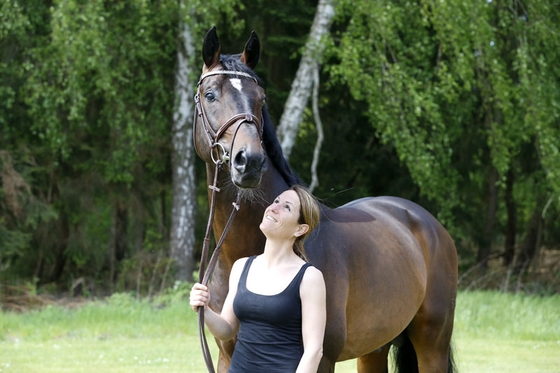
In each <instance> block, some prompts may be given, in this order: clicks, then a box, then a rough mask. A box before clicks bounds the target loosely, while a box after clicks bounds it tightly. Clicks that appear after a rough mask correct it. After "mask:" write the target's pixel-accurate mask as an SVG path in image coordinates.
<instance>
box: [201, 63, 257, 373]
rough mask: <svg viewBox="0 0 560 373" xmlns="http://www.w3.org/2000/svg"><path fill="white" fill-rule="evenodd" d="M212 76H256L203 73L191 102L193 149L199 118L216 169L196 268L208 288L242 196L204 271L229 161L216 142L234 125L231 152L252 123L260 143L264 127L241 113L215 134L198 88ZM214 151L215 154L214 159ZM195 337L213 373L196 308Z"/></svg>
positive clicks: (206, 342) (250, 114)
mask: <svg viewBox="0 0 560 373" xmlns="http://www.w3.org/2000/svg"><path fill="white" fill-rule="evenodd" d="M212 75H236V76H243V77H247V78H250V79H253V80H254V81H255V82H256V83H257V84H258V81H257V79H256V78H255V77H253V76H252V75H250V74H247V73H244V72H241V71H228V70H214V71H210V72H207V73H205V74H203V75H202V76H201V77H200V79H199V80H198V83H197V92H196V95H195V96H194V102H195V114H194V120H193V126H194V128H193V140H194V143H195V146H196V123H197V118H200V119H201V121H202V125H203V126H204V132H205V133H206V137H207V139H208V143H209V145H210V149H211V150H210V156H211V158H212V161H213V162H214V164H215V166H216V170H215V172H214V182H213V184H212V185H209V186H208V188H209V189H210V190H212V195H211V198H210V214H209V216H208V224H207V225H206V234H205V236H204V243H203V246H202V255H201V259H200V269H199V281H200V283H201V284H202V285H205V286H206V285H207V284H208V281H209V280H210V277H211V275H212V272H213V271H214V268H215V266H216V263H217V262H218V253H219V251H220V249H221V246H222V243H223V242H224V239H225V236H226V233H227V232H228V230H229V227H230V225H231V223H232V222H233V218H234V216H235V213H236V212H237V211H238V210H239V207H240V206H239V202H240V199H241V193H240V191H238V192H237V197H236V201H235V202H233V209H232V211H231V214H230V216H229V219H228V221H227V223H226V225H225V227H224V231H223V232H222V236H221V237H220V239H219V241H218V243H217V244H216V248H215V249H214V252H213V253H212V257H211V258H210V261H208V268H206V262H207V259H208V252H209V248H210V233H211V229H212V222H213V220H214V212H215V210H216V203H215V200H216V198H215V197H216V193H217V192H219V191H220V188H218V172H219V170H220V168H221V167H222V166H223V164H224V163H228V162H229V160H230V154H229V153H228V152H227V151H226V149H225V148H224V146H223V145H222V144H221V143H220V142H219V141H220V138H221V137H222V136H223V134H224V133H225V132H226V131H227V130H228V128H229V127H231V126H235V127H234V128H235V129H234V133H233V137H232V139H231V145H230V149H233V143H234V141H235V138H236V136H237V132H238V131H239V128H240V127H241V125H242V124H243V123H252V124H254V125H255V127H256V128H257V132H258V134H259V139H260V140H261V141H262V132H263V127H262V122H261V120H260V119H259V118H258V117H256V116H255V115H253V114H252V113H240V114H236V115H234V116H233V117H231V118H230V119H229V120H228V121H226V122H225V123H224V124H222V125H221V126H220V128H219V129H218V130H217V131H214V129H213V128H212V126H211V125H210V123H209V121H208V117H207V115H206V113H205V111H204V107H203V106H202V103H201V102H200V85H201V83H202V81H203V80H204V79H205V78H207V77H208V76H212ZM214 151H216V155H215V156H214ZM220 151H221V152H222V156H221V157H220ZM198 334H199V338H200V344H201V347H202V354H203V357H204V362H205V363H206V368H207V369H208V372H210V373H214V372H215V370H214V364H213V362H212V355H211V354H210V348H209V347H208V341H207V340H206V334H205V331H204V308H202V307H199V308H198Z"/></svg>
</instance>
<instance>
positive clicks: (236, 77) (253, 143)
mask: <svg viewBox="0 0 560 373" xmlns="http://www.w3.org/2000/svg"><path fill="white" fill-rule="evenodd" d="M259 54H260V43H259V39H258V37H257V35H256V34H255V32H253V33H252V34H251V37H250V38H249V40H248V41H247V44H246V45H245V49H244V50H243V53H241V54H239V55H220V41H219V39H218V35H217V34H216V28H215V27H213V28H212V29H210V31H208V33H207V34H206V36H205V38H204V44H203V47H202V57H203V59H204V67H203V69H202V75H201V77H200V80H199V82H198V91H197V94H196V96H195V102H196V114H195V119H194V125H195V128H194V142H195V148H196V151H197V153H198V155H199V156H200V157H201V158H202V159H203V160H204V161H205V162H206V163H222V165H223V166H224V167H226V168H228V169H229V172H230V175H231V180H232V182H233V183H234V184H235V185H236V186H237V187H238V188H241V189H248V188H255V187H257V186H258V185H259V184H260V182H261V178H262V175H263V174H264V172H265V171H266V167H267V162H266V154H265V151H264V149H263V146H262V131H263V123H262V109H263V106H264V104H265V98H266V96H265V92H264V89H263V88H262V87H261V86H260V85H259V83H258V79H257V76H256V74H255V73H254V71H253V69H254V68H255V66H256V65H257V63H258V61H259Z"/></svg>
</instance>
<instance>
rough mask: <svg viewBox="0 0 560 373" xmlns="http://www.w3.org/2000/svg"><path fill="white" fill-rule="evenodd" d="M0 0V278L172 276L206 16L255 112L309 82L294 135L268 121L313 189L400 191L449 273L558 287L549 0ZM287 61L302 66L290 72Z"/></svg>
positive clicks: (187, 261) (189, 179) (140, 290)
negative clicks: (434, 233)
mask: <svg viewBox="0 0 560 373" xmlns="http://www.w3.org/2000/svg"><path fill="white" fill-rule="evenodd" d="M0 4H1V5H0V281H1V283H2V293H3V295H4V296H5V295H7V294H9V293H10V292H12V291H15V290H13V289H17V288H18V286H21V285H25V287H26V288H28V289H29V288H33V289H39V291H40V292H45V293H51V294H65V295H72V296H76V295H84V296H89V295H104V294H110V293H112V292H115V291H132V292H135V293H136V294H138V295H139V296H150V297H151V296H154V295H156V294H158V293H161V292H162V291H163V290H164V289H165V288H167V287H171V286H174V285H177V284H178V283H179V282H188V281H192V280H193V275H194V273H195V271H196V266H197V261H198V260H199V256H200V248H201V247H202V244H201V241H202V238H203V235H204V228H205V225H206V219H207V215H208V203H207V185H206V178H205V176H204V171H205V170H204V165H203V163H202V161H200V160H199V159H198V157H197V156H196V154H195V153H194V150H193V149H192V142H191V138H190V135H191V132H190V130H191V127H190V126H191V123H192V105H193V104H192V96H193V94H194V87H195V85H196V81H197V78H198V75H199V73H200V68H201V66H202V62H201V58H200V47H201V45H202V39H203V36H204V33H205V32H206V31H207V30H208V29H209V28H210V27H211V26H212V25H217V28H218V34H219V36H220V40H221V42H222V47H223V50H222V51H223V52H224V53H238V52H239V51H240V50H241V49H242V47H243V45H244V43H245V41H246V40H247V38H248V36H249V33H250V32H251V30H255V31H256V32H257V34H258V35H259V37H260V40H261V44H262V54H261V62H260V64H259V65H258V66H257V69H256V71H257V73H258V74H259V76H260V77H261V78H262V79H263V80H264V82H265V88H266V91H267V103H268V107H269V111H270V113H271V115H272V118H273V121H274V122H275V123H282V122H283V119H284V115H285V113H286V112H288V113H293V112H294V110H293V109H292V108H291V107H290V106H289V99H288V97H289V95H290V92H293V91H294V90H295V89H296V88H297V87H298V84H296V83H301V81H302V80H305V79H307V80H308V82H307V83H306V84H307V85H303V87H305V88H304V91H307V98H309V94H311V91H312V89H311V86H312V85H313V82H315V88H316V89H317V91H316V92H317V95H316V96H315V101H314V105H312V102H311V101H309V102H308V103H307V101H306V100H307V98H306V99H305V100H304V101H303V104H304V105H303V107H302V109H303V112H302V115H301V117H300V119H297V118H296V121H297V124H296V128H297V131H296V132H295V136H293V137H291V138H290V136H288V135H286V133H287V132H288V131H284V128H287V127H283V126H284V125H283V124H281V125H280V124H279V127H278V132H279V135H281V138H282V139H283V146H286V148H285V149H289V150H288V151H287V152H286V154H287V155H289V160H290V163H291V165H292V167H294V168H295V170H296V171H297V172H298V174H299V176H300V177H301V178H302V179H303V180H305V181H306V182H308V183H310V184H311V183H312V180H313V181H314V182H313V186H314V189H313V192H314V194H315V195H316V196H317V197H318V198H320V199H321V200H322V201H323V202H324V203H325V204H327V205H329V206H331V207H336V206H340V205H342V204H344V203H346V202H349V201H350V200H353V199H356V198H360V197H364V196H369V195H373V196H376V195H394V196H400V197H404V198H407V199H411V200H413V201H416V202H418V203H419V204H421V205H422V206H424V207H425V208H427V209H428V210H429V211H430V212H432V213H433V214H434V215H435V216H437V217H438V218H439V219H440V221H442V223H443V224H444V225H445V226H446V228H447V229H448V230H449V232H450V233H451V235H452V237H453V238H454V240H455V242H456V245H457V249H458V252H459V258H460V262H459V266H460V268H459V269H460V279H461V283H460V284H461V286H462V287H463V288H472V287H477V288H493V289H501V290H504V291H529V292H537V293H555V292H558V291H559V290H560V278H559V276H560V275H559V273H560V257H559V255H558V254H559V253H560V219H559V218H558V217H559V213H560V152H559V149H560V65H559V64H558V61H560V7H558V5H557V4H556V2H555V1H553V0H548V1H547V0H524V1H519V0H484V1H482V0H480V1H479V0H477V1H474V0H473V1H464V0H445V1H430V0H424V1H419V0H417V1H414V0H410V1H404V0H403V1H400V0H397V1H386V0H379V1H369V0H339V1H332V0H321V1H319V3H317V1H307V0H303V1H302V0H297V1H296V0H282V1H279V0H266V1H264V0H252V1H242V0H206V1H203V2H202V1H199V0H192V1H191V0H185V1H180V0H179V1H170V0H160V1H149V0H130V1H111V0H87V1H86V0H84V1H80V0H60V1H39V0H25V1H23V0H2V2H1V3H0ZM317 17H326V18H323V21H324V23H323V26H324V27H323V29H324V33H323V34H322V36H321V35H319V36H320V38H318V39H317V40H318V41H317V42H316V43H315V44H313V43H308V40H311V39H309V36H310V30H311V31H312V30H313V28H312V25H314V23H313V22H314V19H317ZM312 35H313V33H312ZM318 46H320V47H318ZM302 56H304V57H305V58H301V57H302ZM306 58H307V61H308V62H309V61H311V62H312V64H311V65H313V66H315V67H320V69H318V71H319V74H318V79H317V80H313V79H312V78H311V75H310V74H300V75H298V73H297V72H298V71H299V70H301V66H302V65H303V64H304V62H305V60H306ZM298 69H299V70H298ZM310 80H312V82H311V83H309V81H310ZM317 82H319V84H316V83H317ZM299 86H300V87H302V85H301V84H300V85H299ZM312 106H313V107H314V108H315V110H313V109H312ZM317 114H319V115H320V120H318V119H319V117H318V115H317ZM318 138H319V139H322V146H321V147H320V148H317V149H318V150H319V151H318V152H317V154H318V157H316V158H314V153H315V147H316V144H317V139H318Z"/></svg>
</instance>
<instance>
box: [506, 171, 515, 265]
mask: <svg viewBox="0 0 560 373" xmlns="http://www.w3.org/2000/svg"><path fill="white" fill-rule="evenodd" d="M504 198H505V203H506V210H507V225H506V243H505V247H504V266H505V267H508V266H509V265H510V264H511V263H512V262H513V257H514V256H515V236H516V235H517V209H516V207H515V201H514V200H513V171H512V170H511V169H510V170H509V171H508V173H507V180H506V190H505V196H504Z"/></svg>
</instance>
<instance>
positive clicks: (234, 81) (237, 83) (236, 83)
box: [229, 78, 243, 92]
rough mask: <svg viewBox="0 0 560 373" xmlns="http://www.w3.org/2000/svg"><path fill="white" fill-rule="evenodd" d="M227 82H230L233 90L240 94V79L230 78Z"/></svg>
mask: <svg viewBox="0 0 560 373" xmlns="http://www.w3.org/2000/svg"><path fill="white" fill-rule="evenodd" d="M229 81H230V82H231V85H232V86H233V88H235V89H237V90H238V91H239V92H241V88H243V86H242V85H241V79H237V78H231V79H230V80H229Z"/></svg>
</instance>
